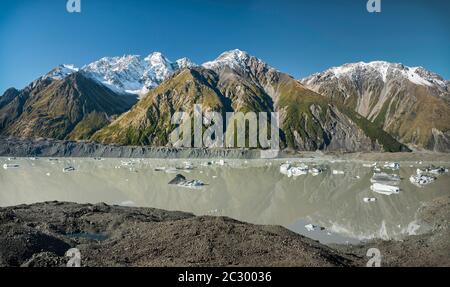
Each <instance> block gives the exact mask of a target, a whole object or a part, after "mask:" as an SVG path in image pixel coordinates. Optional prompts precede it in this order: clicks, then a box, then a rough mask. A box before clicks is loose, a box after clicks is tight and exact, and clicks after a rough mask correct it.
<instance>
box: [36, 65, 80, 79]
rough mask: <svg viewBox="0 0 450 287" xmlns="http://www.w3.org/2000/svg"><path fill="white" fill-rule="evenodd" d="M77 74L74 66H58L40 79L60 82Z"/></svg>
mask: <svg viewBox="0 0 450 287" xmlns="http://www.w3.org/2000/svg"><path fill="white" fill-rule="evenodd" d="M75 72H78V68H76V67H75V66H74V65H59V66H58V67H56V68H54V69H53V70H51V71H50V72H49V73H48V74H46V75H44V76H43V77H42V79H48V78H50V79H53V80H61V79H64V78H65V77H67V76H69V75H71V74H73V73H75Z"/></svg>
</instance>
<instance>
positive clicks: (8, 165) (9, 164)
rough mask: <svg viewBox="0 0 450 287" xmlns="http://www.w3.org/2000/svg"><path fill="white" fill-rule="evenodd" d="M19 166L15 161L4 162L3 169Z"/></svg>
mask: <svg viewBox="0 0 450 287" xmlns="http://www.w3.org/2000/svg"><path fill="white" fill-rule="evenodd" d="M19 167H20V166H19V165H18V164H15V163H5V164H4V165H3V168H4V169H12V168H19Z"/></svg>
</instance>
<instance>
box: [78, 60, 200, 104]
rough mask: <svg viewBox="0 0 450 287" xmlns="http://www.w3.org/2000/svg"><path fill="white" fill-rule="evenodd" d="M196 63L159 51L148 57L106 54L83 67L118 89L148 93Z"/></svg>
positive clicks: (87, 72) (91, 74)
mask: <svg viewBox="0 0 450 287" xmlns="http://www.w3.org/2000/svg"><path fill="white" fill-rule="evenodd" d="M193 66H195V64H194V63H193V62H192V61H190V60H189V59H187V58H182V59H180V60H177V61H176V62H171V61H170V60H168V59H167V58H166V57H165V56H164V55H162V54H161V53H159V52H155V53H152V54H150V55H148V56H147V57H141V56H137V55H127V56H123V57H106V58H102V59H100V60H98V61H96V62H93V63H91V64H88V65H86V66H84V67H83V68H81V71H83V72H85V73H86V74H87V75H88V76H89V77H91V78H94V79H96V80H97V81H99V82H101V83H103V84H104V85H106V86H108V87H110V88H112V89H113V90H115V91H118V92H127V93H133V94H139V95H142V94H145V93H147V92H148V91H149V90H150V89H152V88H154V87H156V86H158V85H159V84H160V83H161V82H163V81H164V80H165V79H167V78H168V77H169V76H171V75H172V74H173V73H174V72H175V71H177V70H179V69H183V68H190V67H193Z"/></svg>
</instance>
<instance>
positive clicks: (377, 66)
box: [302, 61, 446, 89]
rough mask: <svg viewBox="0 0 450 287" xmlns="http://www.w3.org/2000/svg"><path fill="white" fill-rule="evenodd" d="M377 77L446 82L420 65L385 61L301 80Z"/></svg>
mask: <svg viewBox="0 0 450 287" xmlns="http://www.w3.org/2000/svg"><path fill="white" fill-rule="evenodd" d="M364 77H365V78H374V79H375V78H378V79H381V80H382V81H383V82H384V83H387V82H389V81H392V80H404V79H407V80H408V81H410V82H412V83H414V84H416V85H422V86H437V87H439V88H443V89H445V87H446V83H445V81H444V79H443V78H442V77H440V76H439V75H437V74H435V73H432V72H429V71H427V70H425V69H424V68H422V67H408V66H405V65H403V64H398V63H389V62H385V61H374V62H369V63H365V62H358V63H352V64H345V65H342V66H339V67H333V68H330V69H328V70H326V71H324V72H321V73H316V74H314V75H312V76H310V77H308V78H305V79H303V80H302V82H303V83H305V84H306V85H314V84H315V83H316V82H317V81H321V80H322V79H323V80H325V79H329V78H336V79H341V78H347V79H352V80H356V81H358V80H359V79H362V78H364Z"/></svg>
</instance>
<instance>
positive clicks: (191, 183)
mask: <svg viewBox="0 0 450 287" xmlns="http://www.w3.org/2000/svg"><path fill="white" fill-rule="evenodd" d="M169 184H171V185H177V186H180V187H187V188H201V187H202V186H205V185H206V184H205V183H204V182H203V181H201V180H197V179H194V180H187V179H186V177H184V176H183V175H181V174H177V175H176V176H175V178H174V179H172V180H171V181H170V182H169Z"/></svg>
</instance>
